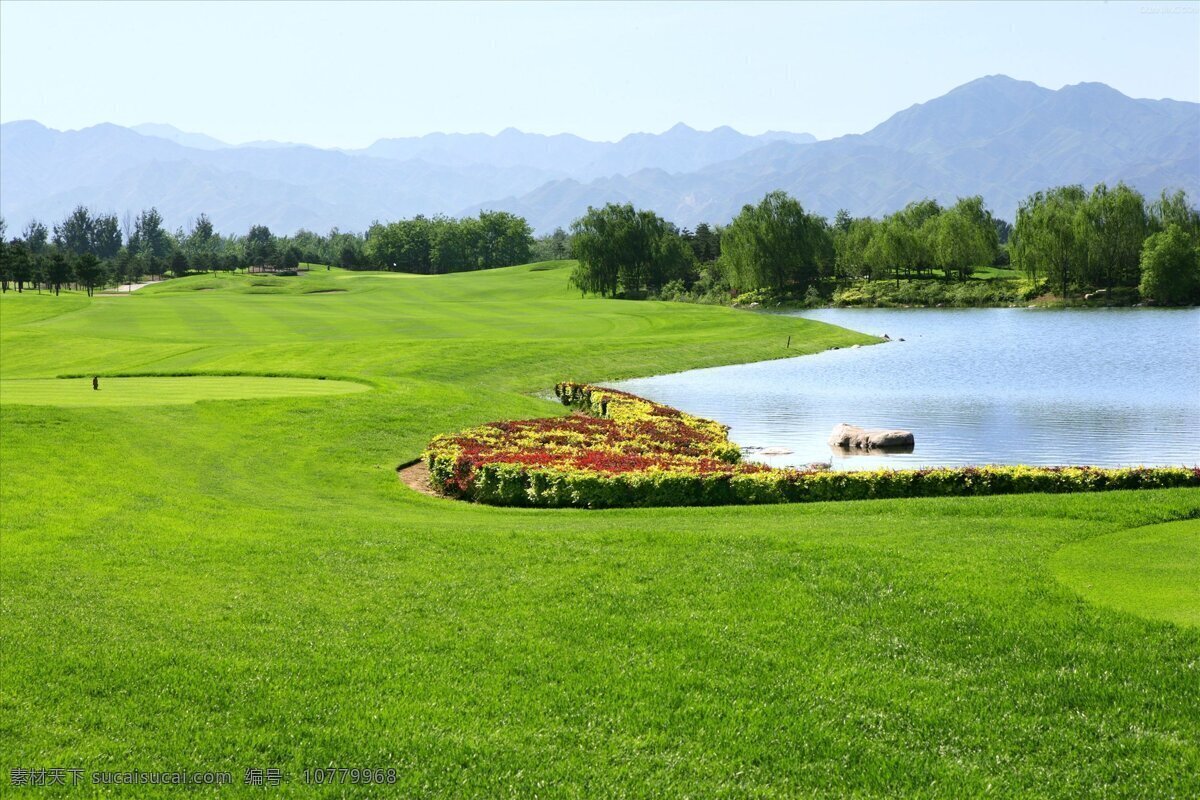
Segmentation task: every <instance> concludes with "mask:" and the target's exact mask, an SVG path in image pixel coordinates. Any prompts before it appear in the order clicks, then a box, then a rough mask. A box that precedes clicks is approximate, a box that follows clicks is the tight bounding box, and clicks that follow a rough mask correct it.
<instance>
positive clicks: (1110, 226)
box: [1079, 183, 1148, 289]
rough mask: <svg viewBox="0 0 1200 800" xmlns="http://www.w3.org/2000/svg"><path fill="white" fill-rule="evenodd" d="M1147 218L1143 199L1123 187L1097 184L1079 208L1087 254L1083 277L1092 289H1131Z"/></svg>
mask: <svg viewBox="0 0 1200 800" xmlns="http://www.w3.org/2000/svg"><path fill="white" fill-rule="evenodd" d="M1147 224H1148V218H1147V214H1146V201H1145V198H1143V197H1142V195H1141V194H1140V193H1138V192H1136V191H1134V190H1133V189H1130V188H1129V187H1128V186H1126V185H1125V184H1123V183H1119V184H1117V185H1116V186H1115V187H1114V188H1112V189H1109V188H1108V186H1106V185H1105V184H1103V183H1101V184H1097V185H1096V187H1095V188H1094V189H1092V193H1091V194H1090V195H1088V198H1087V200H1086V202H1084V203H1082V204H1081V205H1080V207H1079V225H1080V236H1081V238H1082V241H1083V247H1084V250H1085V254H1086V263H1085V265H1084V269H1083V277H1084V278H1086V279H1087V281H1088V282H1090V283H1091V284H1092V285H1094V286H1104V287H1105V288H1106V289H1111V288H1112V287H1113V286H1117V285H1119V286H1133V285H1135V284H1137V282H1138V277H1139V275H1138V262H1139V259H1140V258H1141V254H1142V242H1144V241H1145V239H1146V234H1147Z"/></svg>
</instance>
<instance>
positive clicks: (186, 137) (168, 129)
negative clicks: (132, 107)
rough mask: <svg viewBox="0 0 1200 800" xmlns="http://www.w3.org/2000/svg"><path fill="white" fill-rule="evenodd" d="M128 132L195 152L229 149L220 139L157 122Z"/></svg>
mask: <svg viewBox="0 0 1200 800" xmlns="http://www.w3.org/2000/svg"><path fill="white" fill-rule="evenodd" d="M130 130H131V131H134V132H135V133H140V134H141V135H142V136H153V137H155V138H157V139H166V140H167V141H169V142H174V143H175V144H181V145H183V146H184V147H194V148H196V149H197V150H222V149H224V148H226V147H229V145H228V144H226V143H225V142H222V141H221V140H220V139H214V138H213V137H211V136H206V135H205V134H203V133H188V132H187V131H181V130H179V128H176V127H175V126H174V125H164V124H161V123H157V122H144V123H142V124H141V125H134V126H133V127H132V128H130Z"/></svg>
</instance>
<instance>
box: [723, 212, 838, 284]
mask: <svg viewBox="0 0 1200 800" xmlns="http://www.w3.org/2000/svg"><path fill="white" fill-rule="evenodd" d="M830 250H831V246H830V235H829V230H828V227H827V226H826V224H825V220H824V219H822V218H820V217H818V216H815V215H812V214H808V213H805V211H804V208H803V207H802V206H801V205H800V203H799V201H797V200H796V199H795V198H793V197H790V196H789V195H788V194H787V193H786V192H781V191H776V192H771V193H770V194H768V195H767V196H766V197H764V198H763V199H762V201H761V202H760V203H759V204H758V205H756V206H751V205H747V206H745V207H743V208H742V211H741V213H740V214H738V215H737V217H735V218H734V220H733V222H731V223H730V224H729V227H727V228H726V229H725V231H724V233H723V234H722V237H721V261H722V262H723V264H724V267H725V273H726V275H728V277H729V282H730V284H731V285H732V286H733V288H735V289H737V290H738V291H742V290H746V289H760V288H771V289H774V290H775V291H777V292H784V291H787V290H788V289H791V288H799V289H803V288H805V287H807V286H809V285H811V284H812V283H813V282H814V281H816V280H817V278H818V277H819V276H820V268H821V264H822V260H823V259H824V258H827V254H828V253H829V252H830Z"/></svg>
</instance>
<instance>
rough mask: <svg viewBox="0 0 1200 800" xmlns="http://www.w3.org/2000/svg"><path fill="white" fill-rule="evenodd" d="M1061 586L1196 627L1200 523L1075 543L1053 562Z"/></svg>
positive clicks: (1156, 527) (1134, 530) (1111, 604)
mask: <svg viewBox="0 0 1200 800" xmlns="http://www.w3.org/2000/svg"><path fill="white" fill-rule="evenodd" d="M1053 568H1054V573H1055V574H1056V575H1057V576H1058V577H1059V579H1060V580H1062V581H1063V583H1065V584H1067V585H1068V586H1070V587H1071V588H1073V589H1075V591H1077V592H1079V593H1080V594H1081V595H1083V596H1084V597H1086V598H1087V599H1088V600H1090V601H1092V602H1094V603H1099V604H1101V605H1105V606H1109V607H1111V608H1116V609H1119V610H1121V611H1126V612H1128V613H1130V614H1137V615H1139V616H1143V617H1147V618H1149V619H1161V620H1167V621H1168V622H1175V623H1178V624H1180V625H1192V626H1200V520H1187V521H1180V522H1168V523H1165V524H1162V525H1150V526H1147V527H1144V528H1132V529H1130V530H1126V531H1118V532H1116V533H1110V534H1107V535H1105V536H1097V537H1095V538H1092V539H1086V540H1084V541H1082V542H1074V543H1072V544H1070V545H1068V546H1066V547H1064V548H1063V549H1062V550H1060V551H1059V552H1058V553H1056V554H1055V556H1054V560H1053Z"/></svg>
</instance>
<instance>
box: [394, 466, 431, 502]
mask: <svg viewBox="0 0 1200 800" xmlns="http://www.w3.org/2000/svg"><path fill="white" fill-rule="evenodd" d="M396 474H397V475H399V476H400V480H401V482H402V483H403V484H404V485H405V486H407V487H408V488H410V489H412V490H413V491H414V492H420V493H421V494H426V495H429V496H430V497H442V495H441V494H439V493H438V492H437V491H435V490H434V488H433V486H432V485H430V483H429V465H427V464H426V463H425V460H424V459H421V460H420V461H418V462H417V463H415V464H410V465H409V466H407V467H401V468H400V469H398V470H396Z"/></svg>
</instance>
